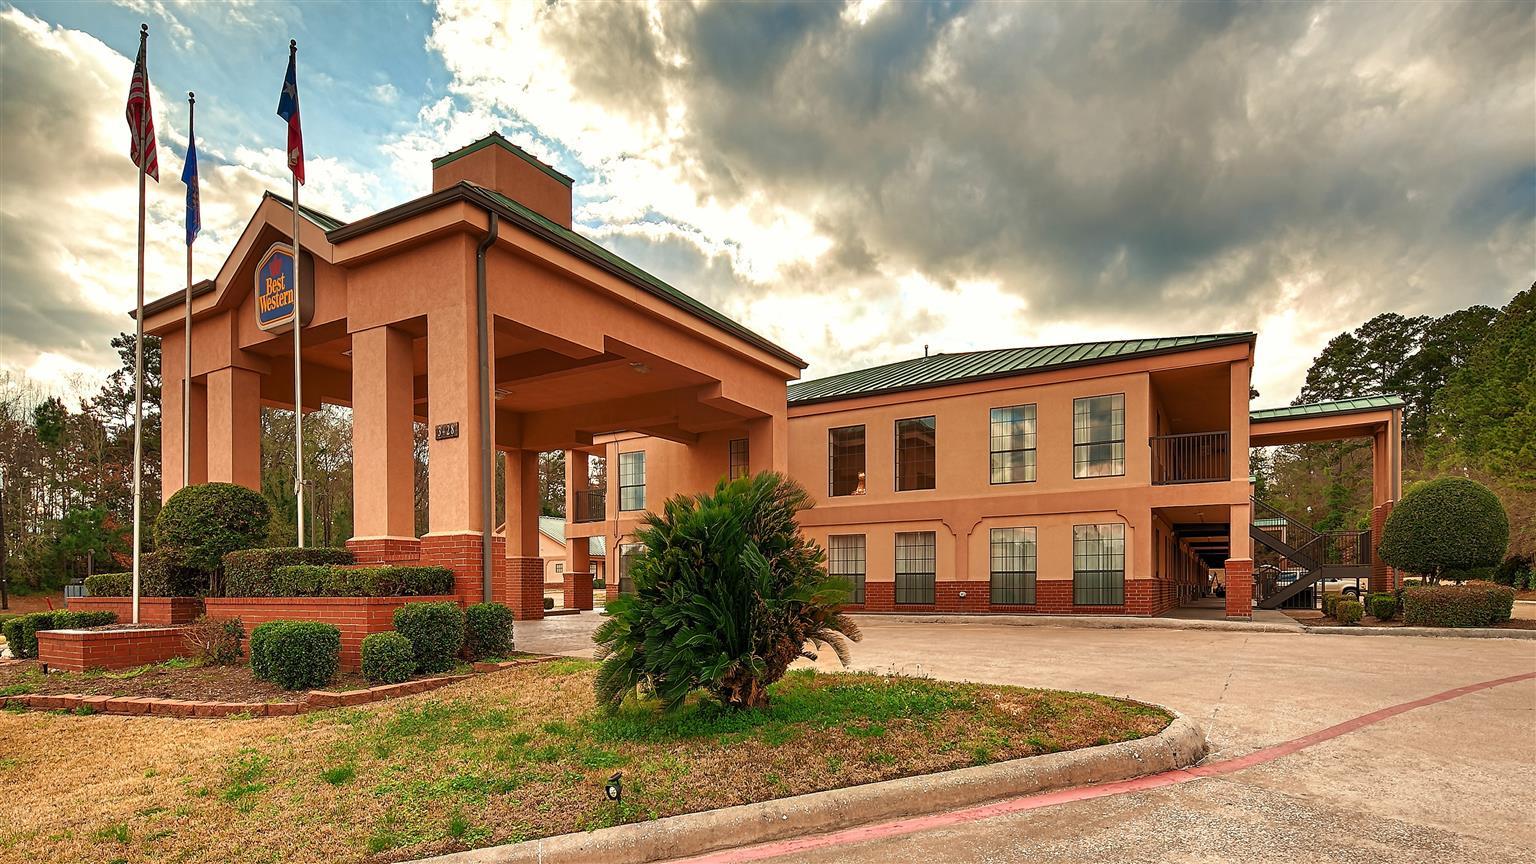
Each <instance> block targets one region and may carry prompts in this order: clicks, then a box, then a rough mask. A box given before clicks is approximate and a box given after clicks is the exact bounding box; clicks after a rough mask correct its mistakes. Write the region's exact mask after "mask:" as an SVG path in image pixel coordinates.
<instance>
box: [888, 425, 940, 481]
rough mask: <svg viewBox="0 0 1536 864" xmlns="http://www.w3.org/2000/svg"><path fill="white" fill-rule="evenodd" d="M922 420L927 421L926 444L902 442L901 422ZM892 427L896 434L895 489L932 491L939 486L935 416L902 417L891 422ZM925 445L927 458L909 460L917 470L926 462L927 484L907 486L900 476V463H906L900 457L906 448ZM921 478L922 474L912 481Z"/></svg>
mask: <svg viewBox="0 0 1536 864" xmlns="http://www.w3.org/2000/svg"><path fill="white" fill-rule="evenodd" d="M924 421H927V429H928V433H929V442H928V444H926V445H922V444H918V445H915V448H914V447H908V446H906V445H905V444H904V442H903V441H902V424H903V423H919V424H921V423H923V422H924ZM892 428H893V429H894V431H895V436H896V440H895V445H896V446H895V450H896V469H895V475H896V480H895V487H896V491H897V492H929V491H932V490H934V489H937V488H938V486H939V422H938V418H937V416H936V415H933V414H925V415H923V416H921V417H903V418H901V419H900V420H897V421H896V422H895V424H893V426H892ZM920 428H921V427H920ZM925 447H926V449H927V450H928V453H929V458H927V459H921V458H919V459H914V460H910V461H911V462H914V463H916V464H917V465H918V466H919V469H918V470H921V467H920V466H921V465H922V464H924V463H926V464H927V466H928V474H927V476H926V479H927V480H928V485H927V486H908V485H906V483H907V479H906V478H904V477H903V476H902V470H901V467H902V465H903V464H906V463H905V462H904V460H903V458H902V456H903V453H904V451H905V450H907V449H918V450H921V449H923V448H925ZM918 455H919V456H921V453H919V454H918ZM921 479H923V477H922V475H919V480H918V481H914V482H921Z"/></svg>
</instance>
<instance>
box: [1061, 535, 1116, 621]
mask: <svg viewBox="0 0 1536 864" xmlns="http://www.w3.org/2000/svg"><path fill="white" fill-rule="evenodd" d="M1072 602H1073V603H1075V604H1076V605H1078V606H1123V605H1125V525H1123V524H1121V523H1119V522H1115V523H1112V524H1109V525H1074V526H1072Z"/></svg>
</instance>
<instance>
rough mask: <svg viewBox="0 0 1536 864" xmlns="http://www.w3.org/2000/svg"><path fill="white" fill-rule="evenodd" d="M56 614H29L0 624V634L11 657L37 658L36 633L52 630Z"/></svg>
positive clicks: (22, 658)
mask: <svg viewBox="0 0 1536 864" xmlns="http://www.w3.org/2000/svg"><path fill="white" fill-rule="evenodd" d="M56 614H58V613H56V612H30V613H28V614H26V615H17V616H16V617H15V618H8V619H6V621H5V623H4V624H0V633H4V634H5V642H6V644H7V645H9V646H10V647H11V656H12V657H15V658H17V659H19V660H25V659H27V658H31V657H36V656H37V631H39V630H52V629H53V616H54V615H56Z"/></svg>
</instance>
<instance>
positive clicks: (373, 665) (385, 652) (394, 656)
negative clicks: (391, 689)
mask: <svg viewBox="0 0 1536 864" xmlns="http://www.w3.org/2000/svg"><path fill="white" fill-rule="evenodd" d="M415 671H416V654H415V652H414V651H413V650H412V649H411V640H409V639H407V638H405V637H404V636H401V635H400V634H399V633H370V634H368V635H367V636H366V637H364V638H363V677H364V678H367V679H368V681H369V683H372V684H399V683H400V682H401V681H404V680H406V679H407V678H410V677H411V673H412V672H415Z"/></svg>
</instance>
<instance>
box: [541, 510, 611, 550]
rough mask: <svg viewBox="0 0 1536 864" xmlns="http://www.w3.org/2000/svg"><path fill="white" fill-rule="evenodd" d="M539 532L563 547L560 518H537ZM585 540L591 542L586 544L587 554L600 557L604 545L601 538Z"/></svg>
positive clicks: (563, 521) (563, 540)
mask: <svg viewBox="0 0 1536 864" xmlns="http://www.w3.org/2000/svg"><path fill="white" fill-rule="evenodd" d="M539 530H540V531H543V532H544V533H545V534H547V535H549V538H550V539H551V540H554V541H555V542H557V543H559V544H561V545H562V546H563V545H565V520H564V519H562V518H561V517H559V516H540V517H539ZM587 539H588V540H589V541H591V542H589V543H588V544H587V554H588V555H601V554H603V545H604V544H603V538H602V537H600V536H599V537H589V538H587Z"/></svg>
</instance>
